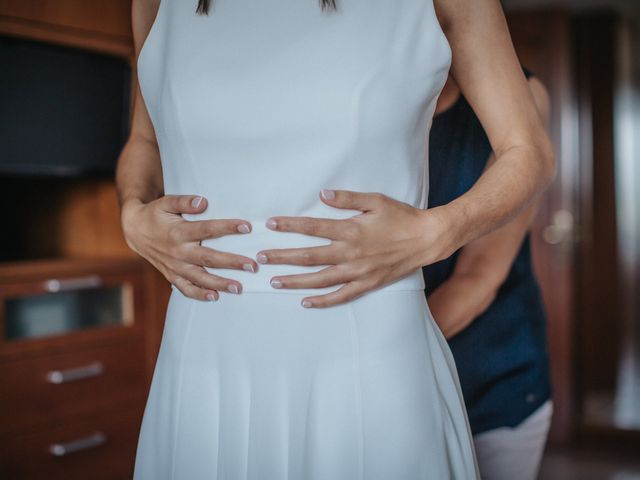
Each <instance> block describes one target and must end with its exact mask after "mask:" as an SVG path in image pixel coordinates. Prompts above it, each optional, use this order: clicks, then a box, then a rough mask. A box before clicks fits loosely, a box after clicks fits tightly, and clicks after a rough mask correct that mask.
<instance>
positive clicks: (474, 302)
mask: <svg viewBox="0 0 640 480" xmlns="http://www.w3.org/2000/svg"><path fill="white" fill-rule="evenodd" d="M529 88H530V89H531V92H532V94H533V97H534V100H535V102H536V105H537V107H538V111H539V112H540V115H541V116H542V118H543V119H544V121H545V123H547V122H548V118H549V110H550V105H549V95H548V94H547V91H546V89H545V87H544V85H543V84H542V83H541V82H540V81H539V80H538V79H536V78H535V77H531V78H530V79H529ZM494 162H495V157H494V156H493V155H492V156H491V159H490V160H489V162H488V163H487V168H490V166H491V165H492V164H493V163H494ZM536 211H537V203H536V204H533V205H530V206H529V207H527V208H526V209H525V210H524V211H522V212H521V213H520V214H519V215H518V216H516V217H515V218H514V219H513V220H512V221H510V222H509V223H507V224H506V225H504V226H502V227H500V228H499V229H497V230H494V231H493V232H491V233H489V234H487V235H484V236H482V237H480V238H478V239H476V240H474V241H473V242H471V243H469V244H468V245H466V246H465V247H463V248H462V250H461V251H460V255H459V256H458V259H457V261H456V266H455V269H454V272H453V274H452V275H451V277H450V278H449V279H448V280H447V281H446V282H444V283H443V284H442V285H440V287H438V288H437V289H436V290H435V291H434V292H433V293H432V294H431V295H430V296H429V298H428V302H429V308H430V310H431V313H432V314H433V316H434V319H435V320H436V323H437V324H438V326H439V327H440V329H441V330H442V332H443V334H444V335H445V337H447V338H451V337H452V336H454V335H455V334H457V333H458V332H460V331H461V330H463V329H464V328H466V327H467V326H468V325H469V324H471V322H473V320H475V319H476V318H477V317H478V316H479V315H480V314H481V313H483V312H484V311H485V310H486V309H487V308H488V307H489V306H490V305H491V303H493V301H494V299H495V297H496V294H497V292H498V289H499V288H500V286H501V285H502V284H503V283H504V281H505V280H506V278H507V275H508V274H509V271H510V270H511V266H512V264H513V261H514V260H515V257H516V255H517V253H518V251H519V249H520V247H521V245H522V242H523V240H524V236H525V234H526V232H527V230H528V229H529V227H530V225H531V222H532V221H533V218H534V217H535V214H536Z"/></svg>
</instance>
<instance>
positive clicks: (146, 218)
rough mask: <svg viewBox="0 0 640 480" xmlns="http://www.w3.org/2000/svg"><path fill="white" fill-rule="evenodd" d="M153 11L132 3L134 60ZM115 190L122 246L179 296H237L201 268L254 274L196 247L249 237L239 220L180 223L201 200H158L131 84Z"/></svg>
mask: <svg viewBox="0 0 640 480" xmlns="http://www.w3.org/2000/svg"><path fill="white" fill-rule="evenodd" d="M159 5H160V1H159V0H133V2H132V5H131V24H132V29H133V38H134V45H135V52H136V59H137V58H138V56H139V55H140V49H141V48H142V45H143V43H144V39H145V38H146V37H147V35H148V34H149V31H150V30H151V26H152V25H153V21H154V19H155V17H156V15H157V12H158V8H159ZM116 184H117V191H118V201H119V202H120V208H121V224H122V230H123V233H124V237H125V239H126V241H127V244H128V245H129V247H130V248H131V249H132V250H134V251H135V252H136V253H138V254H139V255H141V256H142V257H144V258H145V259H146V260H147V261H149V262H150V263H151V264H152V265H153V266H154V267H155V268H156V269H158V270H159V271H160V272H161V273H162V274H163V275H164V276H165V278H166V279H167V280H168V281H169V282H171V283H172V284H173V285H175V286H176V287H177V288H178V289H179V290H180V291H181V292H182V293H183V294H184V295H185V296H188V297H191V298H195V299H198V300H207V301H212V300H217V299H218V298H219V291H225V292H230V293H240V292H241V291H242V284H241V283H240V282H238V281H236V280H232V279H228V278H223V277H220V276H218V275H214V274H211V273H208V272H207V271H206V270H205V269H204V267H212V268H216V267H217V268H234V269H238V270H252V271H256V270H257V268H258V266H257V263H256V261H255V260H254V259H252V258H249V257H246V256H242V255H235V254H232V253H227V252H219V251H217V250H213V249H210V248H206V247H203V246H201V245H200V241H201V240H204V239H206V238H214V237H219V236H222V235H231V234H244V233H249V232H250V231H251V224H250V223H249V222H247V221H245V220H242V219H216V220H202V221H187V220H184V219H183V218H182V214H183V213H191V214H197V213H202V212H204V210H205V209H206V208H207V200H206V199H205V198H203V197H201V196H199V195H164V187H163V177H162V164H161V161H160V152H159V149H158V142H157V139H156V135H155V130H154V128H153V123H152V122H151V118H150V117H149V112H148V110H147V107H146V105H145V103H144V99H143V97H142V94H141V91H140V85H139V83H137V82H136V98H135V101H134V111H133V120H132V126H131V130H130V133H129V138H128V140H127V143H126V144H125V146H124V148H123V150H122V152H121V154H120V157H119V159H118V166H117V170H116Z"/></svg>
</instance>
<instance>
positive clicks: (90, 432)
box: [0, 409, 142, 480]
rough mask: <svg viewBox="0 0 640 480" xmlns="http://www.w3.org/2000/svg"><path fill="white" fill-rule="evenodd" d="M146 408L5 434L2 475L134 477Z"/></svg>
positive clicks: (0, 448)
mask: <svg viewBox="0 0 640 480" xmlns="http://www.w3.org/2000/svg"><path fill="white" fill-rule="evenodd" d="M141 420H142V410H139V409H138V410H130V411H121V412H115V413H109V414H106V415H100V416H97V417H91V418H88V419H82V420H75V421H72V422H68V423H65V424H64V425H62V426H57V427H54V428H49V429H47V430H42V431H38V432H34V433H31V434H21V435H7V434H5V435H3V436H0V478H3V479H5V478H6V479H11V480H21V479H41V478H46V479H58V478H59V479H65V480H73V479H87V478H91V479H92V480H97V479H130V478H131V477H132V474H133V465H134V461H135V451H136V445H137V441H138V432H139V427H140V422H141Z"/></svg>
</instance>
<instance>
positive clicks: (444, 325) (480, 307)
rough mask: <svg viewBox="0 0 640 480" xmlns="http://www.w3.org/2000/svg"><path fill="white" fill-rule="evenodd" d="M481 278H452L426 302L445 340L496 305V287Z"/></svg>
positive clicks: (470, 274) (459, 276) (455, 276)
mask: <svg viewBox="0 0 640 480" xmlns="http://www.w3.org/2000/svg"><path fill="white" fill-rule="evenodd" d="M485 280H486V279H485V278H483V277H482V276H481V275H474V274H473V273H465V274H460V275H453V276H452V277H451V278H449V279H448V280H447V281H446V282H444V283H443V284H442V285H440V286H439V287H438V288H437V289H436V290H435V291H434V292H433V293H432V294H431V295H429V298H428V299H427V302H428V304H429V309H430V310H431V313H432V315H433V317H434V319H435V320H436V323H437V324H438V326H439V327H440V329H441V330H442V333H443V334H444V336H445V337H446V338H451V337H452V336H454V335H455V334H457V333H458V332H460V331H461V330H464V329H465V328H466V327H467V326H469V325H470V324H471V323H472V322H473V321H474V320H475V319H476V318H477V317H478V316H479V315H481V314H482V313H483V312H484V311H485V310H486V309H487V308H489V306H491V303H493V301H494V299H495V296H496V292H497V288H498V287H497V286H496V285H493V284H490V283H489V282H486V281H485Z"/></svg>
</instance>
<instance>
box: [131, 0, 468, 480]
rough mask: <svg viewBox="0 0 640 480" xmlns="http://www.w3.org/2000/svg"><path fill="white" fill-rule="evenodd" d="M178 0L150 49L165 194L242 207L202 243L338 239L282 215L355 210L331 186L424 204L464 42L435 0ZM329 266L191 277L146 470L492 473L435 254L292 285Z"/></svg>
mask: <svg viewBox="0 0 640 480" xmlns="http://www.w3.org/2000/svg"><path fill="white" fill-rule="evenodd" d="M196 3H197V1H196V0H161V3H160V7H159V10H158V13H157V16H156V19H155V21H154V23H153V26H152V29H151V31H150V33H149V34H148V36H147V39H146V40H145V42H144V45H143V48H142V50H141V52H140V56H139V58H138V75H139V83H140V87H141V91H142V94H143V98H144V101H145V104H146V106H147V109H148V111H149V114H150V116H151V120H152V123H153V126H154V129H155V133H156V137H157V140H158V145H159V148H160V156H161V161H162V168H163V175H164V184H165V185H164V186H165V193H167V194H201V195H204V196H205V197H206V198H207V199H208V200H209V207H208V209H207V210H206V212H205V213H204V214H202V215H193V216H191V215H185V217H186V218H187V219H189V220H195V219H207V218H241V219H245V220H248V221H250V222H251V223H252V227H253V230H252V232H251V233H249V234H237V235H227V236H224V237H221V238H217V239H210V240H205V241H203V245H205V246H208V247H211V248H214V249H218V250H222V251H229V252H234V253H239V254H243V255H247V256H250V257H255V255H256V253H257V252H258V251H259V250H261V249H267V248H289V247H302V246H315V245H326V244H329V243H330V241H329V240H328V239H325V238H320V237H312V236H307V235H303V234H297V233H284V232H274V231H271V230H269V229H268V228H267V227H266V226H265V221H266V220H267V218H269V217H270V216H275V215H301V216H312V217H325V218H338V219H342V218H347V217H350V216H353V215H357V214H359V213H361V212H359V211H356V210H345V209H337V208H333V207H329V206H328V205H325V204H324V203H322V202H321V201H320V199H319V198H318V193H319V191H320V189H322V188H336V189H349V190H356V191H363V192H382V193H384V194H386V195H389V196H391V197H392V198H395V199H397V200H400V201H403V202H406V203H409V204H411V205H413V206H415V207H419V208H426V200H427V186H428V181H427V180H428V179H427V171H428V169H427V157H426V153H427V139H428V135H427V132H428V130H429V128H430V125H431V118H432V115H433V112H434V109H435V104H436V100H437V96H438V94H439V92H440V90H441V88H442V87H443V85H444V83H445V80H446V77H447V73H448V69H449V65H450V61H451V51H450V48H449V45H448V43H447V40H446V37H445V36H444V34H443V32H442V30H441V28H440V25H439V24H438V21H437V18H436V15H435V11H434V6H433V4H432V0H393V1H389V0H338V2H337V3H338V9H337V11H323V10H322V9H321V8H320V6H319V4H318V1H317V0H260V1H258V0H215V2H214V4H213V8H212V9H211V11H210V13H209V15H208V16H207V15H197V14H196V13H195V9H196ZM322 268H323V267H322V266H315V267H309V266H307V267H302V266H295V265H269V264H267V265H259V270H258V272H256V273H251V272H246V271H241V270H231V269H211V268H209V269H208V270H209V271H210V272H211V273H217V274H220V275H222V276H225V277H228V278H234V279H237V280H239V281H240V282H241V283H242V285H243V292H242V293H241V294H238V295H234V294H230V293H225V292H221V294H220V300H219V301H218V302H201V301H197V300H192V299H189V298H187V297H185V296H183V295H182V294H181V293H180V291H179V290H177V289H175V288H174V289H173V291H172V294H171V297H170V301H169V306H168V311H167V315H166V321H165V327H164V333H163V338H162V345H161V348H160V353H159V357H158V360H157V364H156V367H155V372H154V376H153V381H152V385H151V390H150V393H149V398H148V401H147V406H146V409H145V413H144V419H143V422H142V427H141V431H140V437H139V442H138V451H137V457H136V464H135V478H136V479H145V480H146V479H148V480H160V479H185V480H195V479H228V480H235V479H252V480H281V479H289V480H312V479H317V480H377V479H380V480H422V479H434V480H441V479H448V478H455V479H465V480H466V479H474V478H477V476H478V473H477V466H476V460H475V455H474V451H473V444H472V437H471V432H470V428H469V425H468V421H467V416H466V412H465V409H464V402H463V399H462V394H461V390H460V386H459V383H458V378H457V374H456V371H455V365H454V362H453V358H452V356H451V353H450V351H449V348H448V345H447V343H446V341H445V339H444V337H443V336H442V334H441V332H440V331H439V330H438V328H437V326H436V324H435V323H434V320H433V317H432V316H431V313H430V312H429V309H428V306H427V303H426V301H425V296H424V292H423V289H424V281H423V277H422V272H421V269H417V270H416V271H414V272H412V273H411V274H409V275H407V276H405V277H404V278H402V279H400V280H398V281H396V282H394V283H392V284H389V285H386V286H383V287H382V288H379V289H377V290H375V291H372V292H369V293H367V294H365V295H363V296H361V297H359V298H357V299H355V300H353V301H351V302H347V303H344V304H341V305H336V306H333V307H328V308H304V307H302V306H301V305H300V301H301V299H302V298H303V297H304V296H308V295H310V294H315V293H324V292H329V291H333V290H335V289H337V288H338V287H339V285H337V286H335V287H327V288H320V289H305V290H294V289H277V290H276V289H274V288H272V287H271V285H270V283H269V280H270V279H271V277H273V276H275V275H278V274H295V273H305V272H310V271H317V270H320V269H322Z"/></svg>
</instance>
